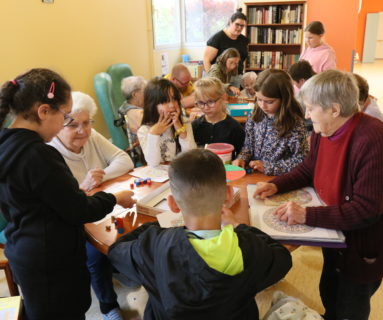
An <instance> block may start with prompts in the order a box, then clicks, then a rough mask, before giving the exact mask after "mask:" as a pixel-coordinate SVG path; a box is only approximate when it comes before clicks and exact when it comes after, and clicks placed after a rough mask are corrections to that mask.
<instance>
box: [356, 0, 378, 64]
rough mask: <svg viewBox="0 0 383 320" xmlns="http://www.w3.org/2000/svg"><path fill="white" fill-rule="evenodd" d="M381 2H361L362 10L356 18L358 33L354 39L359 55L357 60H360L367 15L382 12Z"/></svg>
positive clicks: (365, 0)
mask: <svg viewBox="0 0 383 320" xmlns="http://www.w3.org/2000/svg"><path fill="white" fill-rule="evenodd" d="M382 11H383V1H382V0H363V1H362V9H361V10H360V13H359V17H358V33H357V38H356V51H357V52H358V54H359V59H360V60H362V56H363V44H364V30H365V29H366V19H367V13H374V12H382Z"/></svg>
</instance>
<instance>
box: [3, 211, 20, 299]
mask: <svg viewBox="0 0 383 320" xmlns="http://www.w3.org/2000/svg"><path fill="white" fill-rule="evenodd" d="M7 223H8V222H7V220H5V218H4V216H3V214H2V213H1V211H0V231H2V232H3V230H4V228H5V226H6V225H7ZM5 241H6V240H5V238H2V235H0V270H4V273H5V279H6V280H7V284H8V290H9V294H10V295H11V296H19V295H20V293H19V288H18V287H17V284H16V283H15V282H14V281H13V276H12V271H11V268H10V266H9V262H8V259H7V258H6V257H5V255H4V244H5Z"/></svg>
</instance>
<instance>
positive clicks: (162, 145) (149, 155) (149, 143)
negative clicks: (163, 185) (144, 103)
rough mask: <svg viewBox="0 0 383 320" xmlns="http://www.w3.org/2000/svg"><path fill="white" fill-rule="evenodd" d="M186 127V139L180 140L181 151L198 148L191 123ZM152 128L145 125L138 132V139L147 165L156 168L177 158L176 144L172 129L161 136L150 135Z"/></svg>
mask: <svg viewBox="0 0 383 320" xmlns="http://www.w3.org/2000/svg"><path fill="white" fill-rule="evenodd" d="M185 125H186V133H187V134H186V138H185V139H182V138H179V140H178V141H179V143H180V145H181V151H187V150H190V149H194V148H197V145H196V144H195V141H194V135H193V129H192V126H191V125H190V122H188V123H185ZM150 128H151V127H150V126H147V125H144V126H141V127H140V128H139V129H138V131H137V137H138V140H139V141H140V145H141V149H142V151H143V153H144V156H145V160H146V162H147V164H148V165H149V166H151V167H155V166H158V165H159V164H160V163H161V162H165V161H172V160H173V158H174V157H175V156H176V142H175V140H174V133H173V131H172V128H171V127H170V128H169V129H167V130H166V131H165V132H164V133H163V134H161V135H155V134H151V133H149V130H150Z"/></svg>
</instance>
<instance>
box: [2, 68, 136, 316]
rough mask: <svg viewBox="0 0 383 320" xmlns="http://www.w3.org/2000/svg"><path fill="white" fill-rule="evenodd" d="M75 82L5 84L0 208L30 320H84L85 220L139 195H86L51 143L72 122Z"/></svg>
mask: <svg viewBox="0 0 383 320" xmlns="http://www.w3.org/2000/svg"><path fill="white" fill-rule="evenodd" d="M70 92H71V88H70V86H69V84H68V83H67V82H66V81H65V80H64V79H63V78H62V77H61V76H59V75H58V74H57V73H55V72H53V71H51V70H48V69H32V70H30V71H28V72H27V73H25V74H22V75H20V76H18V77H16V78H15V79H14V80H11V81H7V82H5V83H4V84H3V86H2V88H1V91H0V127H1V125H2V124H3V122H4V119H5V117H6V116H7V114H8V113H10V112H11V113H12V114H13V115H14V116H15V119H14V121H13V123H12V124H11V125H10V127H9V128H3V129H1V130H0V209H1V211H2V212H3V214H4V217H5V218H6V220H7V221H8V224H7V226H6V229H5V234H6V238H7V245H6V248H5V254H6V256H7V258H8V260H9V264H10V266H11V269H12V273H13V275H14V279H15V282H16V283H17V284H18V285H19V286H20V288H21V291H22V295H23V299H24V302H23V304H24V311H25V319H27V320H30V319H33V320H37V319H39V320H40V319H57V320H58V319H61V320H63V319H73V320H77V319H78V320H80V319H85V312H86V311H87V309H88V308H89V306H90V303H91V297H90V280H89V272H88V269H87V267H86V251H85V234H84V227H83V225H84V223H88V222H94V221H97V220H100V219H101V218H103V217H104V216H105V215H106V214H108V213H109V212H111V211H112V210H113V207H114V206H115V204H116V203H118V204H120V205H121V206H123V207H131V206H132V205H133V204H134V201H133V200H132V198H131V196H132V192H130V191H122V192H118V193H115V194H108V193H104V192H98V193H96V194H95V195H93V196H87V195H86V194H85V193H84V192H83V191H82V190H80V188H79V185H78V183H77V181H76V179H75V178H74V177H73V175H72V173H71V172H70V170H69V168H68V166H67V165H66V163H65V161H64V159H63V157H62V156H61V154H60V153H59V152H58V151H57V150H56V149H54V148H53V147H51V146H49V145H47V144H46V142H49V141H50V140H51V139H52V138H53V137H54V136H56V135H57V133H58V132H59V131H60V130H61V129H62V128H63V126H64V125H69V124H70V123H71V122H73V120H72V118H71V116H69V114H70V113H71V109H72V98H71V94H70Z"/></svg>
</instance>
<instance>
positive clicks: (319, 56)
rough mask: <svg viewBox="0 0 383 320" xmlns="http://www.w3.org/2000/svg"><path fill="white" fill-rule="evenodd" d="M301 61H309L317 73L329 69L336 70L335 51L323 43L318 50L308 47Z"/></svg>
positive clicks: (300, 58)
mask: <svg viewBox="0 0 383 320" xmlns="http://www.w3.org/2000/svg"><path fill="white" fill-rule="evenodd" d="M299 60H306V61H308V62H309V63H310V64H311V66H312V67H313V69H314V71H315V72H316V73H320V72H322V71H326V70H328V69H336V57H335V51H334V49H333V48H331V47H330V46H329V45H328V44H326V43H323V44H321V45H320V46H318V47H316V48H310V47H307V48H306V49H305V50H304V51H303V52H302V54H301V56H300V57H299Z"/></svg>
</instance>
